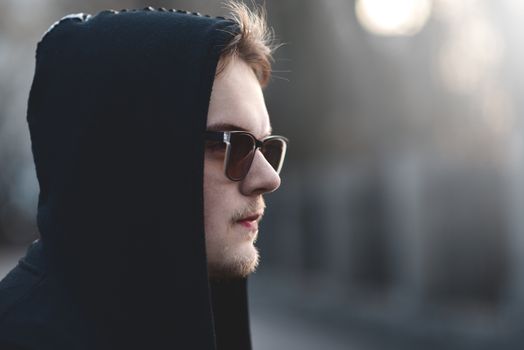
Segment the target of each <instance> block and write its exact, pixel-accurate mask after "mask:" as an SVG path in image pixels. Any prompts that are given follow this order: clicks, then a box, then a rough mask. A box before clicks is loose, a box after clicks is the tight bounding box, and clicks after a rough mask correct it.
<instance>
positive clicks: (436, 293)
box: [0, 0, 524, 350]
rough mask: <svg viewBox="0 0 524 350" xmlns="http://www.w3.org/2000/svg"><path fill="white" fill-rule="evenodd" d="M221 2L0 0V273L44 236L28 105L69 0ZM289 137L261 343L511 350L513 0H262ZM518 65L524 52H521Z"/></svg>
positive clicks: (258, 306) (201, 7) (523, 136)
mask: <svg viewBox="0 0 524 350" xmlns="http://www.w3.org/2000/svg"><path fill="white" fill-rule="evenodd" d="M145 6H153V7H166V8H177V9H184V10H191V11H199V12H201V13H206V14H211V15H224V14H226V13H225V11H224V9H223V8H222V5H221V4H220V2H218V1H216V2H215V1H204V0H194V1H189V0H187V1H183V0H180V1H175V0H172V1H167V0H166V1H155V0H151V1H148V2H145V1H138V0H105V1H101V0H90V1H89V2H87V1H80V0H77V1H72V0H69V1H67V0H45V1H44V0H2V1H0V278H1V277H3V276H4V275H5V274H6V273H7V271H8V270H9V269H10V268H11V267H12V266H13V265H14V264H15V263H16V261H17V259H18V258H19V257H20V256H21V255H22V254H23V253H24V250H25V247H26V246H27V244H28V243H29V242H31V241H32V240H34V239H35V238H36V237H37V236H38V234H37V229H36V225H35V214H36V202H37V196H38V185H37V182H36V177H35V171H34V165H33V161H32V155H31V150H30V140H29V133H28V130H27V125H26V120H25V112H26V103H27V97H28V93H29V88H30V84H31V80H32V75H33V72H34V50H35V48H36V43H37V42H38V41H39V40H40V38H41V36H42V34H43V33H44V32H45V31H46V30H47V28H48V27H49V26H50V25H51V24H52V23H53V22H55V21H56V20H58V19H59V18H61V17H63V16H64V15H66V14H68V13H78V12H87V13H92V14H94V13H97V12H98V11H100V10H103V9H108V8H111V9H115V10H120V9H122V8H143V7H145ZM266 7H267V11H268V14H269V22H270V24H271V26H273V27H274V29H275V32H276V34H277V39H278V40H279V41H281V42H283V43H285V45H284V46H283V47H281V48H280V49H279V50H278V51H277V53H276V55H275V58H276V62H275V65H274V69H275V73H274V77H273V79H272V83H271V84H270V86H269V87H268V88H267V89H266V100H267V105H268V109H269V111H270V115H271V117H272V123H273V128H274V130H275V132H276V133H278V134H283V135H286V136H288V137H289V138H290V139H291V145H290V149H289V153H288V158H287V160H286V164H285V167H284V170H283V174H282V176H283V184H282V187H281V189H280V190H279V191H278V192H276V193H274V194H271V195H269V196H268V198H267V201H268V210H267V215H266V217H265V219H264V222H263V225H262V230H261V235H260V239H259V247H260V251H261V254H262V264H261V267H260V269H259V271H258V272H257V273H256V274H255V275H253V277H252V278H251V279H250V289H251V291H250V293H251V314H252V332H253V341H254V345H255V349H258V350H263V349H267V350H269V349H306V350H308V349H355V350H359V349H361V350H368V349H522V346H523V344H524V117H523V116H522V115H523V114H522V113H523V109H524V89H523V87H524V86H523V85H524V74H523V73H524V65H523V64H519V63H518V62H524V46H523V45H522V42H523V40H522V39H523V36H524V21H523V19H524V2H523V1H521V0H499V1H490V0H355V1H353V0H324V1H320V0H280V1H277V0H267V1H266ZM521 60H522V61H521Z"/></svg>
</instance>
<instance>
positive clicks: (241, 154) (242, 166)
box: [226, 133, 255, 179]
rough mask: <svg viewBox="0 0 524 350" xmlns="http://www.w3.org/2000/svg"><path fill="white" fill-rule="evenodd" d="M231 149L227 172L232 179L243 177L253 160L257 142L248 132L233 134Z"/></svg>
mask: <svg viewBox="0 0 524 350" xmlns="http://www.w3.org/2000/svg"><path fill="white" fill-rule="evenodd" d="M229 142H230V143H231V150H230V153H229V162H228V165H227V169H226V170H227V174H228V176H229V177H230V178H232V179H241V178H243V177H244V176H245V175H246V174H247V172H248V171H249V168H250V167H251V162H252V161H253V155H254V152H253V150H254V148H255V142H254V140H253V138H252V137H251V136H249V135H247V134H240V133H235V134H231V139H230V140H229Z"/></svg>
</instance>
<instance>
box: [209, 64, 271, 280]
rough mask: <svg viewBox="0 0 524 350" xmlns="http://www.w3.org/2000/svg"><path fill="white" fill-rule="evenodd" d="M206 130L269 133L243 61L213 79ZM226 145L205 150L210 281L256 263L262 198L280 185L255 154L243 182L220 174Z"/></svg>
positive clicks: (258, 93)
mask: <svg viewBox="0 0 524 350" xmlns="http://www.w3.org/2000/svg"><path fill="white" fill-rule="evenodd" d="M207 129H208V130H214V131H228V130H246V131H248V132H250V133H252V134H253V135H255V137H256V138H257V139H259V140H260V139H262V138H263V137H264V136H267V135H269V134H270V133H271V126H270V122H269V116H268V113H267V109H266V105H265V102H264V96H263V94H262V89H261V87H260V84H259V83H258V80H257V78H256V76H255V74H254V72H253V71H252V70H251V68H250V67H249V66H248V65H247V64H246V63H245V62H244V61H243V60H241V59H233V60H231V61H230V62H229V63H228V64H227V66H226V67H225V69H224V70H223V71H222V72H221V73H220V74H219V76H218V77H216V78H215V81H214V83H213V91H212V93H211V100H210V102H209V112H208V118H207ZM224 156H225V147H219V148H215V147H206V152H205V161H204V223H205V232H206V251H207V260H208V269H209V273H210V276H211V277H213V278H221V277H239V276H247V275H248V274H249V273H251V272H253V271H254V270H255V268H256V266H257V264H258V258H259V257H258V251H257V249H256V248H255V246H254V243H255V240H256V238H257V235H258V223H259V221H260V219H261V217H262V215H263V213H264V208H265V205H264V200H263V198H262V195H263V194H264V193H267V192H272V191H274V190H276V189H277V188H278V187H279V186H280V177H279V176H278V174H277V173H276V172H275V170H274V169H273V167H272V166H271V165H270V164H269V163H268V162H267V161H266V159H265V158H264V156H263V155H262V153H261V152H260V151H259V150H258V151H257V152H256V155H255V157H254V159H253V163H252V165H251V168H250V170H249V172H248V174H247V175H246V177H245V178H244V179H243V180H241V181H237V182H235V181H231V180H230V179H228V178H227V177H226V175H225V174H224Z"/></svg>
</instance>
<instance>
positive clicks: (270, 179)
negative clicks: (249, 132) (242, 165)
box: [240, 150, 280, 196]
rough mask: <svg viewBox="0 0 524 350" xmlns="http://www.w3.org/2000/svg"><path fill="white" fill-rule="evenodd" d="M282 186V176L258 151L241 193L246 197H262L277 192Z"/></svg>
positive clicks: (241, 184)
mask: <svg viewBox="0 0 524 350" xmlns="http://www.w3.org/2000/svg"><path fill="white" fill-rule="evenodd" d="M279 186H280V176H279V175H278V174H277V172H276V171H275V169H273V167H272V166H271V164H269V163H268V161H267V160H266V158H265V157H264V155H263V154H262V152H260V150H257V151H256V152H255V157H254V158H253V163H252V164H251V168H250V169H249V172H248V173H247V175H246V177H245V178H244V180H242V181H241V183H240V192H241V193H242V194H243V195H245V196H252V195H261V194H264V193H269V192H273V191H275V190H276V189H277V188H278V187H279Z"/></svg>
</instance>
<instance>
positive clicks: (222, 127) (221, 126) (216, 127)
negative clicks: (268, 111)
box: [207, 122, 273, 137]
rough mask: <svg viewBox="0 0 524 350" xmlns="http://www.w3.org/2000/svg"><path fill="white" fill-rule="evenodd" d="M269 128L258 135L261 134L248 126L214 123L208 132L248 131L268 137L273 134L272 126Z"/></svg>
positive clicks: (208, 128)
mask: <svg viewBox="0 0 524 350" xmlns="http://www.w3.org/2000/svg"><path fill="white" fill-rule="evenodd" d="M268 128H269V129H267V130H265V131H264V132H262V134H260V135H258V134H259V133H258V132H257V130H253V128H249V127H248V126H244V125H240V124H236V123H235V124H234V123H224V122H219V123H212V124H211V125H209V126H208V127H207V130H209V131H247V132H250V133H252V134H254V135H256V136H260V137H266V136H269V135H271V133H272V132H273V130H272V128H271V125H269V126H268Z"/></svg>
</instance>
